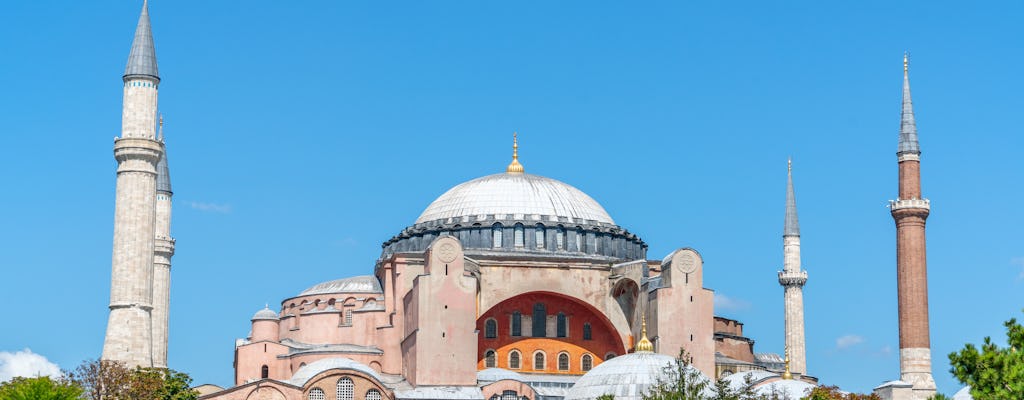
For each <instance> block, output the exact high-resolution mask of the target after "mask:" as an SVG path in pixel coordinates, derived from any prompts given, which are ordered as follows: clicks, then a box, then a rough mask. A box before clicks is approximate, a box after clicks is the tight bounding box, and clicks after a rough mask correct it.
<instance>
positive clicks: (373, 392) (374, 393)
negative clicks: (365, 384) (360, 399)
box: [366, 389, 381, 400]
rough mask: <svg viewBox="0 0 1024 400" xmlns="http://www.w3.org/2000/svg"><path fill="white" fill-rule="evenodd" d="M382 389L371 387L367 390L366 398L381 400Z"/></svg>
mask: <svg viewBox="0 0 1024 400" xmlns="http://www.w3.org/2000/svg"><path fill="white" fill-rule="evenodd" d="M380 398H381V396H380V390H377V389H370V390H367V391H366V400H380Z"/></svg>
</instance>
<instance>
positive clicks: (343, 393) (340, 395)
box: [306, 377, 383, 400]
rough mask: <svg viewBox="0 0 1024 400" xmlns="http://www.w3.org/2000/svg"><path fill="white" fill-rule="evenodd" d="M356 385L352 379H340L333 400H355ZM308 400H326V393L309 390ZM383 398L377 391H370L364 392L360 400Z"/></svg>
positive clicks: (378, 399)
mask: <svg viewBox="0 0 1024 400" xmlns="http://www.w3.org/2000/svg"><path fill="white" fill-rule="evenodd" d="M355 390H356V385H355V383H354V382H352V378H347V377H346V378H341V379H339V380H338V384H337V385H336V389H335V397H334V399H333V400H355ZM306 398H307V399H308V400H327V393H325V392H324V391H323V389H320V388H313V389H310V390H309V395H307V396H306ZM382 398H383V396H382V395H381V393H380V391H379V390H377V389H370V390H367V391H366V394H365V395H364V396H363V398H362V399H361V400H382Z"/></svg>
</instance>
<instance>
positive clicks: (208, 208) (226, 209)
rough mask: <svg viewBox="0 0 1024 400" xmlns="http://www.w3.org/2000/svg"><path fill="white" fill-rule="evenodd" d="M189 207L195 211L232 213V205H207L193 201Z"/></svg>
mask: <svg viewBox="0 0 1024 400" xmlns="http://www.w3.org/2000/svg"><path fill="white" fill-rule="evenodd" d="M189 206H190V207H192V208H193V209H195V210H199V211H204V212H212V213H220V214H227V213H230V212H231V205H230V204H217V203H206V202H202V201H193V202H190V203H189Z"/></svg>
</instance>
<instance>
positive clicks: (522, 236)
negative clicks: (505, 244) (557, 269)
mask: <svg viewBox="0 0 1024 400" xmlns="http://www.w3.org/2000/svg"><path fill="white" fill-rule="evenodd" d="M502 228H504V226H502V225H501V223H500V222H496V223H495V224H494V225H491V247H493V248H500V247H502V245H501V243H502V241H501V240H502ZM546 230H547V228H546V227H545V226H544V224H537V226H536V228H535V229H534V230H533V232H534V235H535V238H534V239H535V240H534V241H533V242H534V243H535V245H536V246H537V248H538V249H543V248H544V244H545V243H547V242H546V241H545V240H544V237H545V232H546ZM554 231H555V248H557V249H558V250H564V249H565V232H566V231H565V228H563V227H561V226H559V227H558V228H555V229H554ZM512 234H513V240H512V244H513V245H514V246H515V247H526V228H524V227H523V224H516V225H515V227H514V228H513V231H512ZM576 235H578V236H577V237H580V236H583V229H577V230H576ZM575 250H576V251H583V244H582V242H581V241H579V240H577V241H576V249H575Z"/></svg>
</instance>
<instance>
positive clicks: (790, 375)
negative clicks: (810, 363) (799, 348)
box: [782, 346, 793, 379]
mask: <svg viewBox="0 0 1024 400" xmlns="http://www.w3.org/2000/svg"><path fill="white" fill-rule="evenodd" d="M782 379H793V373H792V372H789V346H786V371H785V372H783V373H782Z"/></svg>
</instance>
